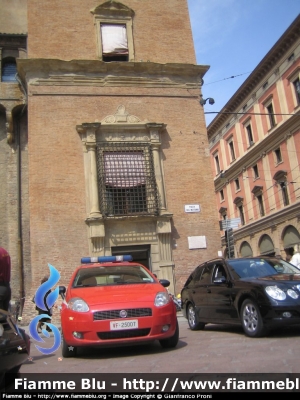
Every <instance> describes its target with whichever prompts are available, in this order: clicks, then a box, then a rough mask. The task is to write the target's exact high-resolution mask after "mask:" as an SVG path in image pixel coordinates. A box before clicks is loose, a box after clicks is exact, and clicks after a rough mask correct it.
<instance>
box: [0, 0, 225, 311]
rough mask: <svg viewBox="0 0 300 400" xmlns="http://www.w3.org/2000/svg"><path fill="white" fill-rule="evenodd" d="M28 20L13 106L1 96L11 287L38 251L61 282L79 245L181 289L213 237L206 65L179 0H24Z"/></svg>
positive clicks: (30, 283) (81, 251)
mask: <svg viewBox="0 0 300 400" xmlns="http://www.w3.org/2000/svg"><path fill="white" fill-rule="evenodd" d="M20 2H21V3H22V1H21V0H20ZM22 4H23V5H25V4H26V3H25V2H23V3H22ZM10 15H13V14H10ZM26 24H27V26H28V31H27V35H26V36H25V37H26V38H27V42H26V52H25V53H24V54H25V56H24V57H23V56H22V57H20V55H19V56H18V55H17V54H16V55H15V56H14V57H15V61H16V71H17V75H16V79H17V80H16V81H14V82H13V83H10V84H11V85H14V90H15V91H16V93H17V94H16V95H14V96H15V98H17V100H13V99H11V100H10V101H11V103H10V107H11V113H9V112H7V107H6V104H5V103H4V100H3V101H2V102H1V106H2V108H1V110H2V113H1V121H2V125H1V135H2V136H1V152H2V155H0V157H2V160H3V164H4V165H5V168H4V169H3V171H2V174H3V176H4V177H5V179H6V183H7V193H9V192H10V193H13V198H14V202H12V201H11V200H12V198H9V197H7V196H6V197H5V196H3V198H2V199H1V204H2V203H3V204H5V205H6V206H5V207H6V208H5V207H3V208H1V209H0V210H1V213H2V215H3V216H5V218H6V221H7V225H6V226H2V227H1V230H0V235H1V241H2V242H3V247H6V248H7V250H8V251H9V252H10V253H11V257H12V263H13V274H14V276H15V280H14V282H13V285H14V288H13V289H15V290H13V293H15V298H18V295H16V293H17V290H19V288H21V289H22V290H21V291H20V294H22V297H26V299H28V298H29V299H30V298H31V297H32V294H33V293H34V291H35V290H36V289H37V287H38V286H39V284H40V280H41V278H42V277H43V276H44V275H45V273H47V271H48V266H47V264H48V263H50V264H51V265H53V266H54V267H55V268H56V269H57V270H58V271H59V272H60V275H61V279H60V283H59V284H67V283H68V279H69V277H70V275H71V273H72V271H73V270H74V268H75V267H76V266H77V265H79V263H80V259H81V257H82V256H88V255H89V256H100V255H118V254H132V255H133V258H134V260H136V261H139V262H141V263H143V264H145V265H146V266H147V267H148V268H149V269H150V270H151V271H152V272H154V273H155V274H156V275H157V276H158V277H159V278H166V279H168V280H170V282H171V285H170V291H171V292H172V293H175V294H176V293H178V292H179V291H180V289H181V287H182V285H183V284H184V282H185V280H186V278H187V277H188V275H189V274H190V272H191V271H192V270H193V269H194V268H195V266H196V265H198V264H199V263H201V262H203V261H204V260H207V259H210V258H213V257H215V256H217V254H218V251H219V250H220V248H221V243H220V234H219V225H218V218H217V212H216V207H215V203H214V201H212V198H214V186H213V178H212V173H211V168H210V164H209V162H208V160H209V156H210V154H209V146H208V140H207V132H206V127H205V120H204V114H203V109H202V107H201V105H200V104H199V99H200V95H201V82H202V78H203V76H204V74H205V73H206V71H207V69H208V66H205V65H196V61H195V52H194V47H193V39H192V32H191V27H190V21H189V14H188V8H187V2H186V0H168V1H161V0H144V1H142V2H141V1H140V0H126V1H124V2H122V3H121V2H117V1H106V2H97V1H95V0H87V1H84V2H82V1H79V0H75V1H74V0H66V1H65V2H63V3H62V2H61V1H58V0H53V1H51V2H39V1H37V0H27V21H26ZM0 31H1V29H0ZM2 36H4V34H2V35H1V37H2ZM11 61H14V60H11ZM7 87H8V86H7V82H4V81H3V80H2V82H1V88H2V89H1V90H6V89H3V88H7ZM12 97H13V95H12ZM13 101H15V102H17V103H13ZM10 115H12V118H11V121H12V123H11V124H10V120H9V118H10ZM10 126H11V128H10ZM10 132H12V138H11V137H10ZM18 152H19V154H20V157H19V158H20V159H19V161H18V159H17V153H18ZM9 166H10V167H9ZM18 171H19V172H18ZM10 174H11V175H13V178H11V179H10V178H9V176H10ZM18 182H19V192H18V191H17V187H18ZM18 193H19V194H18ZM4 197H5V198H4ZM18 198H19V205H20V207H19V208H18ZM18 210H19V212H18ZM18 237H19V246H18ZM1 244H2V243H1ZM18 248H19V256H18ZM18 260H19V261H20V262H19V261H18ZM31 312H32V304H30V302H27V301H26V302H25V307H24V316H30V315H31V314H30V313H31Z"/></svg>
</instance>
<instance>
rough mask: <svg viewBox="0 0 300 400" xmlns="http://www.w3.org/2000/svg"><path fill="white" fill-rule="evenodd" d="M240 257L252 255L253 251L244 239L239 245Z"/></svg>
mask: <svg viewBox="0 0 300 400" xmlns="http://www.w3.org/2000/svg"><path fill="white" fill-rule="evenodd" d="M240 254H241V257H253V251H252V248H251V246H250V244H249V243H248V242H246V241H244V242H243V243H242V244H241V247H240Z"/></svg>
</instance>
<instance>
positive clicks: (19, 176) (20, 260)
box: [15, 74, 27, 317]
mask: <svg viewBox="0 0 300 400" xmlns="http://www.w3.org/2000/svg"><path fill="white" fill-rule="evenodd" d="M16 80H17V82H18V83H19V85H20V86H21V88H22V90H23V93H24V95H25V104H24V107H23V108H22V110H21V111H20V112H19V113H18V114H16V117H15V134H16V141H17V205H18V216H17V218H18V263H19V265H18V270H19V282H20V292H19V293H20V300H19V301H20V311H19V315H20V317H22V314H23V309H24V303H25V277H24V257H23V235H22V153H21V129H20V122H21V118H22V115H23V113H24V111H25V109H26V107H27V92H26V89H25V87H24V85H23V82H22V81H21V79H20V77H19V75H18V74H16Z"/></svg>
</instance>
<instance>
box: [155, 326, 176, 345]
mask: <svg viewBox="0 0 300 400" xmlns="http://www.w3.org/2000/svg"><path fill="white" fill-rule="evenodd" d="M178 340H179V326H178V321H176V329H175V333H174V335H173V336H171V337H170V338H168V339H162V340H160V341H159V343H160V345H161V347H163V348H164V349H171V348H173V347H176V346H177V343H178Z"/></svg>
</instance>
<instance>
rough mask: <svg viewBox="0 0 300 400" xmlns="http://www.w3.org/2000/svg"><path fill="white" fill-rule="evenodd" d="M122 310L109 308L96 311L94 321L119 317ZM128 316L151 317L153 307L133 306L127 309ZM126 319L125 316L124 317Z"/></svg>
mask: <svg viewBox="0 0 300 400" xmlns="http://www.w3.org/2000/svg"><path fill="white" fill-rule="evenodd" d="M121 310H122V309H120V310H109V311H96V312H95V313H94V321H99V320H104V319H118V318H121V317H120V311H121ZM126 311H127V317H126V318H136V317H151V316H152V310H151V308H131V309H128V310H126ZM123 319H124V318H123Z"/></svg>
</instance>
